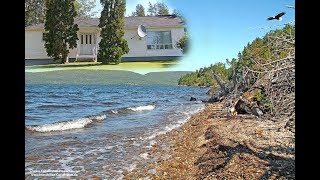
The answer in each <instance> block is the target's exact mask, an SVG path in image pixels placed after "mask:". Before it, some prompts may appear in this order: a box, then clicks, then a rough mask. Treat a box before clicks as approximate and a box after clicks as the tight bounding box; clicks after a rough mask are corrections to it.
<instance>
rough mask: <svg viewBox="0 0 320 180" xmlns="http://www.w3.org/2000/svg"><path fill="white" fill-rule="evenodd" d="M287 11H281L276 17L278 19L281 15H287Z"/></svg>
mask: <svg viewBox="0 0 320 180" xmlns="http://www.w3.org/2000/svg"><path fill="white" fill-rule="evenodd" d="M285 14H286V13H285V12H282V13H279V14H278V15H276V19H278V18H279V17H281V16H283V15H285Z"/></svg>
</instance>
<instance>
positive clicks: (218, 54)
mask: <svg viewBox="0 0 320 180" xmlns="http://www.w3.org/2000/svg"><path fill="white" fill-rule="evenodd" d="M96 1H97V2H96V3H97V7H96V10H97V11H98V12H99V13H98V14H97V17H98V16H100V11H101V5H100V4H99V2H100V1H99V0H96ZM149 1H151V2H152V3H155V2H157V0H127V12H126V15H129V14H131V12H132V11H133V10H134V9H135V6H136V5H137V4H138V3H140V4H142V5H144V7H145V8H147V7H148V6H147V4H148V2H149ZM160 2H164V3H166V4H167V5H168V6H169V9H170V11H171V12H172V10H173V9H178V10H179V11H180V12H182V13H183V14H184V16H185V17H186V20H187V28H188V32H189V35H190V38H191V39H192V40H191V49H190V52H189V53H188V54H187V55H186V57H185V58H183V60H182V61H181V63H180V64H179V65H178V66H177V67H175V68H171V69H169V70H190V71H195V70H196V69H199V68H201V67H204V66H209V65H210V64H214V63H216V62H225V60H226V59H227V58H229V59H232V58H235V57H237V54H238V52H241V51H242V49H243V47H244V46H245V45H246V44H247V43H248V42H251V41H252V40H254V39H255V38H256V37H262V36H263V35H264V34H265V33H267V32H268V31H270V30H271V29H275V28H281V27H282V26H281V25H282V24H284V23H288V22H292V21H293V20H294V16H295V12H294V11H295V10H294V9H291V8H287V7H286V5H290V6H294V5H295V1H294V0H241V1H240V0H188V1H186V0H160ZM283 11H284V12H286V14H285V15H284V16H283V19H282V21H280V22H279V21H276V20H273V21H267V20H266V19H267V18H268V17H269V16H274V15H276V14H278V13H280V12H283ZM261 27H272V28H271V29H270V28H268V29H261Z"/></svg>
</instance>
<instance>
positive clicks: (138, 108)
mask: <svg viewBox="0 0 320 180" xmlns="http://www.w3.org/2000/svg"><path fill="white" fill-rule="evenodd" d="M154 108H155V105H146V106H136V107H128V108H127V109H129V110H132V111H147V110H153V109H154Z"/></svg>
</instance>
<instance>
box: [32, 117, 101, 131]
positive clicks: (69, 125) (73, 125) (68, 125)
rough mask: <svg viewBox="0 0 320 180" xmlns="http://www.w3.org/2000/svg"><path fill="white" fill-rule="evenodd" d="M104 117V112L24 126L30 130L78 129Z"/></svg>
mask: <svg viewBox="0 0 320 180" xmlns="http://www.w3.org/2000/svg"><path fill="white" fill-rule="evenodd" d="M105 118H106V115H105V114H102V115H97V116H89V117H85V118H80V119H76V120H71V121H64V122H56V123H52V124H44V125H36V126H26V128H27V129H28V130H30V131H37V132H50V131H65V130H70V129H80V128H84V127H85V126H86V125H88V124H91V123H92V122H93V120H96V121H101V120H103V119H105Z"/></svg>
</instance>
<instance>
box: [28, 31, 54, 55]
mask: <svg viewBox="0 0 320 180" xmlns="http://www.w3.org/2000/svg"><path fill="white" fill-rule="evenodd" d="M42 33H43V32H42V31H25V59H47V58H49V57H48V56H47V52H46V50H45V48H44V41H42Z"/></svg>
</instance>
